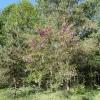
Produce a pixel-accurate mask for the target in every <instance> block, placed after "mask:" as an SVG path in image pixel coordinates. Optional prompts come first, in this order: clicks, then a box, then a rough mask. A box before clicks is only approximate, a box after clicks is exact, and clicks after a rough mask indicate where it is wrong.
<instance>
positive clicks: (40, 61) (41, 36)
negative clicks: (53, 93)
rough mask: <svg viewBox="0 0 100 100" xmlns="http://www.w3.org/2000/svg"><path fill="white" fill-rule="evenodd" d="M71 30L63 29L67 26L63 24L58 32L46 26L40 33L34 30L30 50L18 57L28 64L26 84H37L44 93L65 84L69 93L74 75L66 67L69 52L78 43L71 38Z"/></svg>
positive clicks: (39, 30) (38, 29)
mask: <svg viewBox="0 0 100 100" xmlns="http://www.w3.org/2000/svg"><path fill="white" fill-rule="evenodd" d="M72 26H73V24H71V25H70V26H68V27H66V23H63V27H62V29H61V30H60V31H59V32H56V31H55V30H54V29H53V28H52V27H51V26H49V25H46V26H45V28H43V29H40V28H38V27H37V32H38V34H37V35H34V36H31V38H30V40H29V45H30V48H28V49H27V51H26V54H24V55H22V56H21V58H22V59H23V60H24V61H25V62H28V63H29V64H28V66H27V70H29V71H30V74H29V76H28V77H27V82H29V83H31V82H33V83H37V84H38V85H39V87H41V86H43V85H44V86H45V87H46V88H47V89H48V88H49V87H50V88H51V89H55V88H58V87H59V86H61V84H63V83H65V84H63V85H64V86H65V88H66V89H67V90H69V81H70V80H71V77H74V76H75V75H77V74H76V72H75V69H74V67H75V66H70V65H69V60H70V53H69V52H70V51H71V49H72V47H73V46H74V45H75V44H76V42H77V39H78V38H75V37H74V35H75V34H76V33H75V32H73V31H72V30H70V29H71V28H72ZM63 81H65V82H63Z"/></svg>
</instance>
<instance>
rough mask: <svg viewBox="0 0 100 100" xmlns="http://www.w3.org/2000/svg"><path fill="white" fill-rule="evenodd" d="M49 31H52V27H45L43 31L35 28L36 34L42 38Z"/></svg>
mask: <svg viewBox="0 0 100 100" xmlns="http://www.w3.org/2000/svg"><path fill="white" fill-rule="evenodd" d="M51 29H52V26H46V27H45V29H40V28H37V29H36V32H38V33H39V34H40V36H41V37H43V36H45V35H47V33H48V32H50V31H51Z"/></svg>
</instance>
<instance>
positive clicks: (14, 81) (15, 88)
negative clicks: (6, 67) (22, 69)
mask: <svg viewBox="0 0 100 100" xmlns="http://www.w3.org/2000/svg"><path fill="white" fill-rule="evenodd" d="M13 83H14V94H13V97H14V98H15V97H16V91H17V84H16V77H15V69H14V67H13Z"/></svg>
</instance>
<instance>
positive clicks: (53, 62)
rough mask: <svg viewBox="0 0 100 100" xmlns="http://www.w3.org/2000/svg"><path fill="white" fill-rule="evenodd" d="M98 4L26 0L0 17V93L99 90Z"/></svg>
mask: <svg viewBox="0 0 100 100" xmlns="http://www.w3.org/2000/svg"><path fill="white" fill-rule="evenodd" d="M99 5H100V0H96V1H95V0H94V1H93V0H87V1H85V0H46V1H45V0H37V4H36V5H33V4H32V3H30V2H29V1H28V0H22V1H21V2H19V3H17V4H11V5H9V6H7V7H6V8H4V9H3V10H2V12H1V13H0V88H2V87H14V88H15V92H14V96H16V89H17V88H19V87H22V86H32V87H34V86H38V87H39V88H43V89H47V90H48V89H51V91H52V90H56V89H67V90H68V91H69V90H70V87H73V86H75V85H77V84H84V85H85V86H90V87H93V88H94V86H95V85H100V68H99V66H100V33H99V32H100V29H99V27H100V20H99V19H100V18H99V11H100V9H99Z"/></svg>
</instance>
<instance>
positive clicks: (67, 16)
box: [36, 0, 96, 35]
mask: <svg viewBox="0 0 100 100" xmlns="http://www.w3.org/2000/svg"><path fill="white" fill-rule="evenodd" d="M36 1H37V2H38V4H39V8H40V9H41V11H42V18H44V20H45V23H46V22H49V23H51V24H52V25H53V26H54V27H55V28H56V29H59V28H60V26H61V23H62V22H63V21H65V22H66V23H67V25H69V24H70V23H72V22H74V24H75V26H76V27H75V29H76V31H77V32H78V34H82V33H81V32H84V33H83V34H85V33H87V30H88V28H94V27H95V26H96V23H95V22H92V21H91V19H89V18H88V17H87V16H86V13H87V12H85V11H84V10H83V8H84V9H88V5H85V3H87V2H81V1H82V0H36ZM83 5H85V6H84V7H83ZM89 8H91V7H90V6H89ZM83 34H82V35H83Z"/></svg>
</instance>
